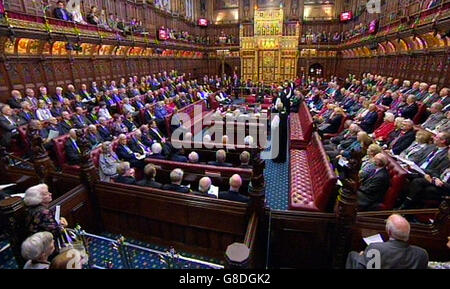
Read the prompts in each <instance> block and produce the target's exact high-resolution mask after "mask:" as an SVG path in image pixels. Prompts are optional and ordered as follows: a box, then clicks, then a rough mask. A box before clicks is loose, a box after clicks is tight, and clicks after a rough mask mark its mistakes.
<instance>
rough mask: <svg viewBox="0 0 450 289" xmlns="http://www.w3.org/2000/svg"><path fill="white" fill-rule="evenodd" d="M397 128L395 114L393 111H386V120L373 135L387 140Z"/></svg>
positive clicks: (378, 138) (382, 140)
mask: <svg viewBox="0 0 450 289" xmlns="http://www.w3.org/2000/svg"><path fill="white" fill-rule="evenodd" d="M394 130H395V115H394V114H393V113H391V112H386V114H385V115H384V122H383V123H382V124H381V126H380V127H378V128H377V129H376V130H375V131H374V133H373V137H374V139H376V140H377V141H380V142H385V141H386V140H387V138H388V136H389V134H390V133H391V132H393V131H394Z"/></svg>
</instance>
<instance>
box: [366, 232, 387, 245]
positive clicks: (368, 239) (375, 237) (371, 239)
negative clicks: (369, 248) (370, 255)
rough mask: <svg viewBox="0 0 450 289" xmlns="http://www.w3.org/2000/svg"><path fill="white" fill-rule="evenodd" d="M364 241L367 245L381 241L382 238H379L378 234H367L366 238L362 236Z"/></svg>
mask: <svg viewBox="0 0 450 289" xmlns="http://www.w3.org/2000/svg"><path fill="white" fill-rule="evenodd" d="M363 240H364V242H366V244H367V245H370V244H373V243H383V242H384V241H383V238H381V235H380V234H377V235H373V236H369V237H366V238H363Z"/></svg>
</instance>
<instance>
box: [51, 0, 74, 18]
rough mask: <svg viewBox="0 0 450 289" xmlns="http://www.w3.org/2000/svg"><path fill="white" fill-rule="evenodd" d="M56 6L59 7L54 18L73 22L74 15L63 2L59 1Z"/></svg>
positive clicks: (54, 11) (54, 13)
mask: <svg viewBox="0 0 450 289" xmlns="http://www.w3.org/2000/svg"><path fill="white" fill-rule="evenodd" d="M56 5H57V7H56V8H55V10H53V16H55V18H56V19H61V20H64V21H72V20H73V17H72V13H70V12H69V11H67V10H66V8H65V7H64V2H63V1H58V2H57V3H56Z"/></svg>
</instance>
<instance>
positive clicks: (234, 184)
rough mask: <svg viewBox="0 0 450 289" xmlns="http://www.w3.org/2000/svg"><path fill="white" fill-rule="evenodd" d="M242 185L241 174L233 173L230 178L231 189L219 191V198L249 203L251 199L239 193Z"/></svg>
mask: <svg viewBox="0 0 450 289" xmlns="http://www.w3.org/2000/svg"><path fill="white" fill-rule="evenodd" d="M241 186H242V179H241V176H239V175H233V176H232V177H231V178H230V189H229V190H228V192H219V199H223V200H229V201H235V202H241V203H248V202H249V200H250V199H249V198H248V197H247V196H244V195H241V194H240V193H239V190H240V188H241Z"/></svg>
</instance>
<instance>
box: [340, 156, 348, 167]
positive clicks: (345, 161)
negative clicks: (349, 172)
mask: <svg viewBox="0 0 450 289" xmlns="http://www.w3.org/2000/svg"><path fill="white" fill-rule="evenodd" d="M338 164H339V165H340V166H341V167H348V160H346V159H345V158H340V159H339V161H338Z"/></svg>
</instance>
